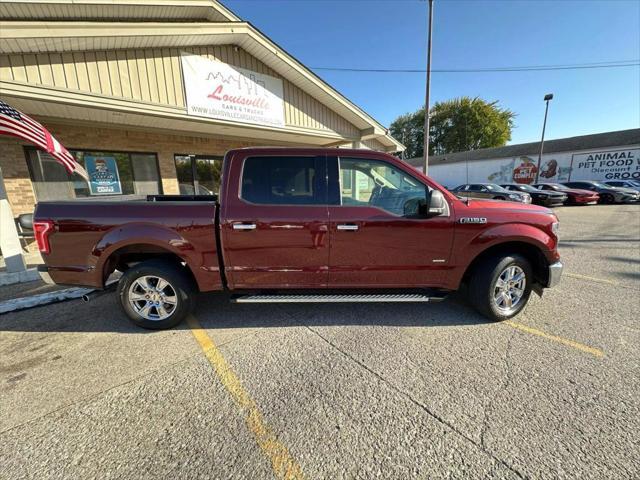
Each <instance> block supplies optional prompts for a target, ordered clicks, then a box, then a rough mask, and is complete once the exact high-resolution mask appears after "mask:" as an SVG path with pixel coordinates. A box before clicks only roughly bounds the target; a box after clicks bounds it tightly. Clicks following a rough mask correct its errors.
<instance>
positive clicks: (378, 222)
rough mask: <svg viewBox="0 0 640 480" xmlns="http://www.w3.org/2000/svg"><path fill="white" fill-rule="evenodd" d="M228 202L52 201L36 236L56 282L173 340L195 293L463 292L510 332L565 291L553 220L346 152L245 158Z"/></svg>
mask: <svg viewBox="0 0 640 480" xmlns="http://www.w3.org/2000/svg"><path fill="white" fill-rule="evenodd" d="M221 183H222V184H221V188H220V196H219V198H217V197H179V196H154V197H149V198H148V199H147V201H129V202H92V201H69V202H43V203H39V204H38V206H37V208H36V211H35V221H34V230H35V232H36V239H37V242H38V246H39V248H40V251H41V252H42V255H43V258H44V261H45V264H46V265H45V266H43V267H41V273H42V276H43V277H44V278H45V279H48V280H49V281H51V282H54V283H58V284H65V285H83V286H89V287H95V288H97V289H104V288H105V285H106V281H107V278H108V277H109V276H110V275H111V274H112V273H113V272H114V271H116V270H118V271H121V272H123V273H122V276H121V278H120V280H119V281H118V283H117V291H118V296H119V298H120V303H121V304H122V307H123V309H124V311H125V312H126V313H127V315H128V316H129V317H130V318H131V319H132V320H133V321H134V322H135V323H136V324H137V325H139V326H141V327H145V328H153V329H160V328H169V327H172V326H174V325H176V324H177V323H178V322H180V320H181V319H183V318H184V317H185V316H186V315H187V314H188V312H189V311H190V309H191V308H192V307H193V304H194V299H195V294H196V293H197V292H209V291H223V290H225V291H228V292H229V293H230V294H231V295H230V298H231V299H232V301H235V302H256V303H257V302H432V301H437V300H441V299H443V298H444V297H445V296H446V294H447V293H448V292H451V291H453V290H457V289H459V288H460V287H461V285H463V284H464V285H466V286H467V292H468V296H469V299H470V302H471V304H472V305H473V306H474V307H475V308H476V309H477V310H478V311H479V312H480V313H482V314H483V315H485V316H487V317H489V318H491V319H495V320H502V319H507V318H511V317H513V316H514V315H516V314H517V313H518V312H520V310H522V308H523V307H524V306H525V304H526V303H527V301H528V299H529V296H530V294H531V291H532V290H533V291H535V292H537V293H538V294H541V293H542V289H543V288H546V287H552V286H554V285H555V284H556V283H557V282H558V281H559V279H560V276H561V273H562V264H561V263H560V261H559V255H558V250H557V245H558V219H557V218H556V216H555V215H554V214H553V213H552V212H551V211H550V210H548V209H546V208H544V207H538V206H533V205H526V204H518V203H509V202H499V201H491V200H475V199H461V198H458V197H456V196H455V195H453V194H452V193H450V192H448V191H447V190H446V189H445V188H443V187H442V186H440V185H438V184H437V183H436V182H434V181H433V180H431V179H430V178H428V177H426V176H425V175H423V174H421V173H420V172H417V171H416V170H414V169H412V168H411V167H410V166H409V165H407V164H406V163H404V162H402V161H400V160H398V159H397V158H395V157H393V156H390V155H387V154H384V153H379V152H373V151H366V150H346V149H311V148H246V149H238V150H232V151H230V152H228V153H227V155H226V156H225V159H224V167H223V176H222V182H221Z"/></svg>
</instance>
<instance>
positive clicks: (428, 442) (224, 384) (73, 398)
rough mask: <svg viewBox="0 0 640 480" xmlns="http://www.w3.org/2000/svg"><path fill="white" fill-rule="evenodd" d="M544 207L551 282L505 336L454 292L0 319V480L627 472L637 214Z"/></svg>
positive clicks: (636, 397)
mask: <svg viewBox="0 0 640 480" xmlns="http://www.w3.org/2000/svg"><path fill="white" fill-rule="evenodd" d="M556 212H557V214H558V216H559V218H560V221H561V249H560V251H561V255H562V257H563V261H564V262H565V266H566V270H565V276H564V278H563V280H562V282H561V284H560V285H559V286H558V287H557V288H556V289H553V290H549V291H546V292H545V294H544V297H543V298H542V299H540V298H538V297H533V298H532V300H531V302H530V304H529V305H528V306H527V308H526V309H525V311H524V313H523V314H521V315H520V316H518V317H517V318H515V319H513V321H510V322H503V323H494V322H489V321H487V320H485V319H484V318H482V317H481V316H479V315H478V314H476V313H475V312H474V311H472V310H471V309H470V308H469V307H468V306H467V305H466V303H465V301H464V300H463V299H462V298H461V297H460V296H458V295H453V296H452V297H450V298H449V299H448V300H446V301H445V302H443V303H440V304H434V305H424V304H388V305H384V304H354V305H347V304H325V305H313V304H309V305H305V304H298V305H296V304H282V305H275V304H274V305H255V304H253V305H252V304H229V303H227V302H226V301H225V298H224V297H223V296H221V295H202V296H201V298H200V299H199V302H198V307H197V308H196V310H195V312H194V314H193V316H192V317H191V318H190V320H189V322H187V323H185V324H183V325H181V326H179V327H178V328H176V329H174V330H170V331H163V332H148V331H144V330H140V329H137V328H136V327H134V326H133V325H131V324H130V323H129V321H128V320H127V318H126V317H125V316H124V314H123V313H121V311H120V309H119V307H118V305H117V302H116V298H115V296H114V295H105V296H101V297H98V298H96V299H95V300H93V301H91V302H89V303H82V302H80V301H77V300H73V301H68V302H64V303H58V304H52V305H48V306H43V307H37V308H33V309H29V310H24V311H20V312H13V313H9V314H6V315H0V411H1V412H2V415H0V478H3V479H4V478H6V479H22V478H29V479H49V478H65V479H67V478H82V479H85V478H100V479H103V478H114V479H131V478H136V479H145V478H149V479H151V478H153V479H162V478H167V479H169V478H170V479H175V478H221V479H227V478H234V479H235V478H238V479H241V478H242V479H244V478H247V479H262V478H308V479H315V478H331V479H343V478H344V479H347V478H362V479H365V478H366V479H369V478H390V479H391V478H392V479H397V478H429V479H431V478H543V479H544V478H549V479H557V478H572V479H573V478H581V479H588V478H594V479H595V478H598V479H600V478H607V479H609V478H638V477H640V435H638V431H640V348H639V347H640V324H639V321H638V312H639V311H640V205H615V206H609V205H607V206H588V207H562V208H558V209H556Z"/></svg>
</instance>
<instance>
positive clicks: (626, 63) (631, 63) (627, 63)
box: [311, 59, 640, 73]
mask: <svg viewBox="0 0 640 480" xmlns="http://www.w3.org/2000/svg"><path fill="white" fill-rule="evenodd" d="M637 66H640V59H638V60H616V61H611V62H598V63H582V64H573V65H572V64H567V65H529V66H521V67H490V68H450V69H442V68H432V69H431V72H432V73H433V72H437V73H483V72H535V71H552V70H583V69H593V68H621V67H637ZM311 69H312V70H324V71H333V72H366V73H425V72H426V70H425V69H424V68H346V67H345V68H343V67H311Z"/></svg>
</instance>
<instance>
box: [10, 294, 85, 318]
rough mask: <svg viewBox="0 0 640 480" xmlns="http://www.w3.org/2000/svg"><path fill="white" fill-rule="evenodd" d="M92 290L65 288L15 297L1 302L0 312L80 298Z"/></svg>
mask: <svg viewBox="0 0 640 480" xmlns="http://www.w3.org/2000/svg"><path fill="white" fill-rule="evenodd" d="M90 292H93V289H92V288H65V289H64V290H56V291H55V292H48V293H41V294H38V295H32V296H30V297H22V298H14V299H12V300H7V301H4V302H0V314H2V313H9V312H15V311H17V310H24V309H26V308H32V307H37V306H39V305H47V304H49V303H57V302H63V301H65V300H71V299H74V298H80V297H82V296H83V295H86V294H87V293H90Z"/></svg>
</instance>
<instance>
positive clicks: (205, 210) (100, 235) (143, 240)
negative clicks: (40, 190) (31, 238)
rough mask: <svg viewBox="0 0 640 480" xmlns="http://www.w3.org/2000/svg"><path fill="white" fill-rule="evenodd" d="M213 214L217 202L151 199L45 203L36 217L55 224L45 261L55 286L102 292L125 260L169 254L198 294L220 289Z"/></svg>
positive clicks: (220, 280) (36, 212)
mask: <svg viewBox="0 0 640 480" xmlns="http://www.w3.org/2000/svg"><path fill="white" fill-rule="evenodd" d="M162 197H164V198H162ZM209 199H211V197H209V198H208V199H207V200H209ZM216 214H217V204H216V202H215V199H214V200H213V201H199V199H198V200H196V201H194V200H192V199H189V198H184V197H182V198H180V199H177V198H176V199H173V198H167V197H166V196H155V198H150V199H149V201H125V202H94V201H66V202H43V203H39V204H38V205H37V206H36V210H35V214H34V218H35V220H36V221H46V220H51V221H53V222H54V231H53V232H52V233H51V234H50V235H49V244H50V253H49V254H44V256H46V259H45V260H46V263H47V267H48V273H49V275H50V276H51V279H52V280H53V281H54V282H56V283H59V284H66V285H89V286H94V287H97V288H101V287H102V286H103V285H104V281H105V279H106V277H107V276H108V275H109V274H110V273H111V272H112V271H113V269H114V268H116V267H118V266H120V265H119V262H122V260H123V259H126V260H128V261H136V258H137V257H140V258H141V257H142V255H154V256H156V257H157V256H162V255H172V256H177V257H178V258H179V259H180V261H182V262H185V263H186V265H187V266H188V268H190V270H191V273H192V274H193V277H194V279H195V281H196V282H197V284H198V287H199V289H200V290H201V291H209V290H219V289H222V279H221V276H220V268H219V262H218V248H217V241H216V225H215V222H216Z"/></svg>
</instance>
